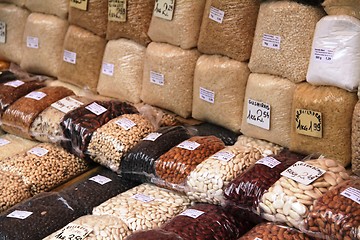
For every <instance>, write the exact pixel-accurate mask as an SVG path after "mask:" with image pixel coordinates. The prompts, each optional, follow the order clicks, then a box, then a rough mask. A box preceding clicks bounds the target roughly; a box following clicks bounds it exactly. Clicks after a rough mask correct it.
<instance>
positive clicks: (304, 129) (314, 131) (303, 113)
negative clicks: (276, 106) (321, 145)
mask: <svg viewBox="0 0 360 240" xmlns="http://www.w3.org/2000/svg"><path fill="white" fill-rule="evenodd" d="M295 126H296V132H297V133H299V134H303V135H307V136H311V137H317V138H322V115H321V112H316V111H312V110H306V109H296V110H295Z"/></svg>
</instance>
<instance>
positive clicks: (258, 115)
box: [246, 99, 270, 130]
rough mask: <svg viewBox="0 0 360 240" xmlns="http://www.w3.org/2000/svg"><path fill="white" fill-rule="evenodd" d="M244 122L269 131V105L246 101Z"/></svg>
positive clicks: (250, 100)
mask: <svg viewBox="0 0 360 240" xmlns="http://www.w3.org/2000/svg"><path fill="white" fill-rule="evenodd" d="M247 111H248V112H247V117H246V122H247V123H249V124H252V125H255V126H257V127H260V128H263V129H266V130H270V105H269V104H267V103H263V102H258V101H256V100H252V99H248V103H247Z"/></svg>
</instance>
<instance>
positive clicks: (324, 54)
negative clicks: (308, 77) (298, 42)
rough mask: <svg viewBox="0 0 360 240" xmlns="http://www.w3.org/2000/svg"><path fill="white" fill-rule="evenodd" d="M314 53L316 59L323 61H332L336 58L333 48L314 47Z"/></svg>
mask: <svg viewBox="0 0 360 240" xmlns="http://www.w3.org/2000/svg"><path fill="white" fill-rule="evenodd" d="M313 53H314V56H313V58H314V59H315V61H319V62H323V63H331V62H332V60H333V58H334V50H332V49H324V48H314V51H313Z"/></svg>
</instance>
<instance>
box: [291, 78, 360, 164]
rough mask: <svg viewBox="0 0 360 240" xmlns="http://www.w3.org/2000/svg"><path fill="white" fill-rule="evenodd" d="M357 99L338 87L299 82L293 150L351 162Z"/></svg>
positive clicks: (294, 105)
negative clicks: (353, 118) (352, 133)
mask: <svg viewBox="0 0 360 240" xmlns="http://www.w3.org/2000/svg"><path fill="white" fill-rule="evenodd" d="M357 101H358V98H357V96H356V94H355V93H349V92H347V91H345V90H343V89H340V88H337V87H326V86H313V85H310V84H308V83H302V84H300V85H297V87H296V89H295V93H294V99H293V104H292V111H291V115H292V116H291V118H292V120H291V138H290V149H291V150H292V151H296V152H300V153H304V154H312V153H321V154H323V155H325V157H327V158H332V159H334V160H337V161H338V162H339V163H340V164H342V165H343V166H347V165H349V163H350V161H351V121H352V116H353V111H354V107H355V104H356V103H357Z"/></svg>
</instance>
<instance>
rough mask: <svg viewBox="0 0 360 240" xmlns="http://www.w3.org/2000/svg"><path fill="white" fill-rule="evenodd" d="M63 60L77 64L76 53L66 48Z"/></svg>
mask: <svg viewBox="0 0 360 240" xmlns="http://www.w3.org/2000/svg"><path fill="white" fill-rule="evenodd" d="M63 60H64V61H65V62H67V63H71V64H76V53H74V52H71V51H68V50H64V56H63Z"/></svg>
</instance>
